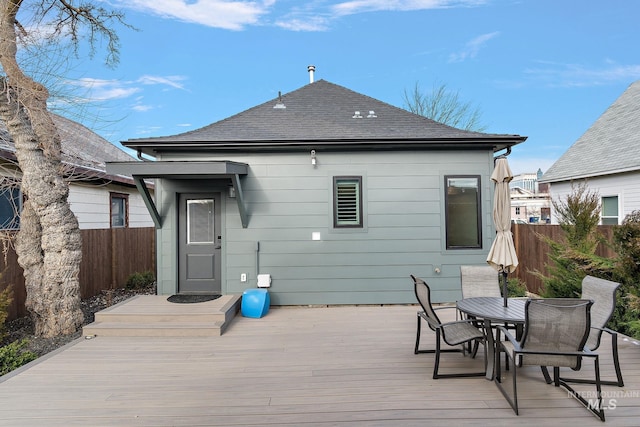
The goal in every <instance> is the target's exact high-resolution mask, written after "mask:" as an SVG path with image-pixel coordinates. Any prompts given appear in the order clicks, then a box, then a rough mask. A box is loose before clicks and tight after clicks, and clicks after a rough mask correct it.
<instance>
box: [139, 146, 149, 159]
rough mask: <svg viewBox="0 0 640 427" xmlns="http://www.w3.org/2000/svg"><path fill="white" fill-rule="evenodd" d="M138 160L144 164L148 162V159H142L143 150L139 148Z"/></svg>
mask: <svg viewBox="0 0 640 427" xmlns="http://www.w3.org/2000/svg"><path fill="white" fill-rule="evenodd" d="M137 153H138V160H141V161H143V162H148V161H149V160H148V159H145V158H144V157H142V150H141V149H139V148H138V152H137Z"/></svg>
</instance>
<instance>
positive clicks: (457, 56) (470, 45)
mask: <svg viewBox="0 0 640 427" xmlns="http://www.w3.org/2000/svg"><path fill="white" fill-rule="evenodd" d="M498 35H500V32H499V31H494V32H492V33H487V34H482V35H480V36H478V37H476V38H474V39H472V40H471V41H469V42H467V44H466V45H465V47H464V49H463V50H462V51H460V52H458V53H452V54H451V55H449V62H462V61H464V60H466V59H470V58H475V57H476V56H477V55H478V52H480V49H482V48H483V47H484V46H485V45H486V44H487V43H488V42H489V40H491V39H493V38H495V37H497V36H498Z"/></svg>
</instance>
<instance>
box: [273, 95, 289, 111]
mask: <svg viewBox="0 0 640 427" xmlns="http://www.w3.org/2000/svg"><path fill="white" fill-rule="evenodd" d="M273 108H276V109H279V110H281V109H284V108H287V106H286V105H284V102H282V92H280V91H278V102H277V103H276V105H274V106H273Z"/></svg>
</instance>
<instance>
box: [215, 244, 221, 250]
mask: <svg viewBox="0 0 640 427" xmlns="http://www.w3.org/2000/svg"><path fill="white" fill-rule="evenodd" d="M213 249H222V245H215V246H214V247H213Z"/></svg>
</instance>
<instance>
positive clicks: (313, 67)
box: [307, 65, 316, 83]
mask: <svg viewBox="0 0 640 427" xmlns="http://www.w3.org/2000/svg"><path fill="white" fill-rule="evenodd" d="M307 70H308V71H309V83H313V73H314V72H315V71H316V66H315V65H309V66H308V67H307Z"/></svg>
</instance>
